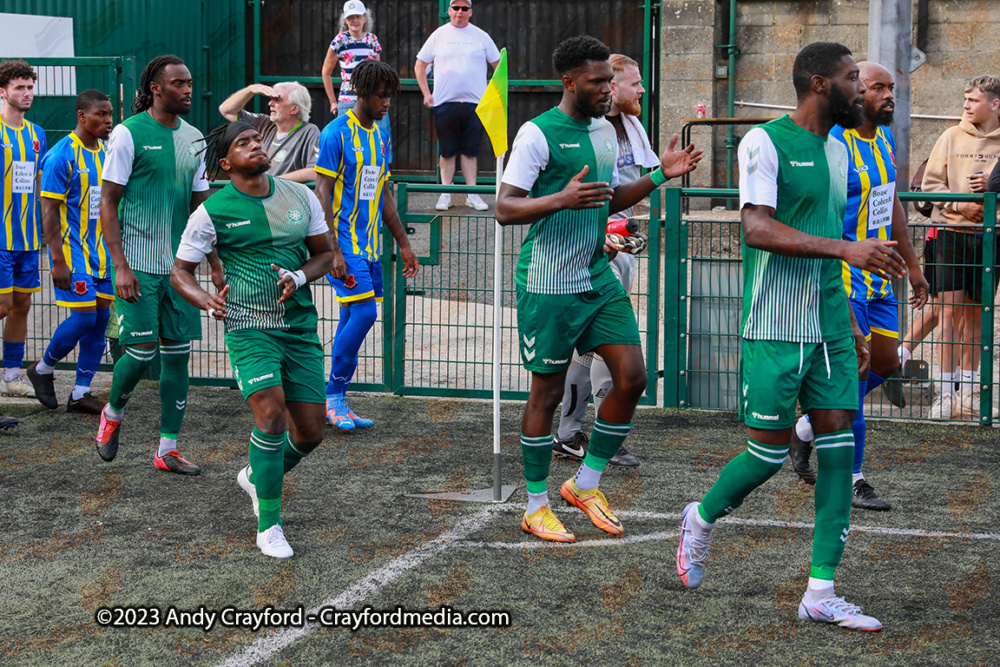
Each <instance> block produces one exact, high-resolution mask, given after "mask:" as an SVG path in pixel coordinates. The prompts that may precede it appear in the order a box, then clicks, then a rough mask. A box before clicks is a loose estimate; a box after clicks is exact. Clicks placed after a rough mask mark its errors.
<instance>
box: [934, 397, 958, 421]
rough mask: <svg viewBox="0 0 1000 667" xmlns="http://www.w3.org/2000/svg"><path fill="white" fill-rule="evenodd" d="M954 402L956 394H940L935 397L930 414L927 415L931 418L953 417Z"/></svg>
mask: <svg viewBox="0 0 1000 667" xmlns="http://www.w3.org/2000/svg"><path fill="white" fill-rule="evenodd" d="M954 403H955V401H954V394H950V393H941V394H938V395H937V396H935V397H934V401H933V402H932V403H931V411H930V414H928V415H927V416H928V417H930V418H931V419H951V413H952V410H953V409H954Z"/></svg>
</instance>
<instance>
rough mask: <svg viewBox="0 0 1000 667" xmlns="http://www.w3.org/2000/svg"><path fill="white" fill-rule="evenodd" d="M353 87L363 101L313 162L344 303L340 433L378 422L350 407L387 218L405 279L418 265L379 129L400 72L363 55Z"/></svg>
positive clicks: (337, 407) (333, 398) (338, 374)
mask: <svg viewBox="0 0 1000 667" xmlns="http://www.w3.org/2000/svg"><path fill="white" fill-rule="evenodd" d="M351 84H352V85H353V86H354V91H355V93H356V94H357V96H358V100H357V102H356V103H355V104H354V108H353V109H351V110H350V111H348V112H347V113H346V114H344V115H342V116H337V118H336V119H335V120H334V121H333V122H332V123H330V124H329V125H327V126H326V127H325V128H324V129H323V132H322V133H321V134H320V137H319V159H318V160H317V161H316V195H317V196H318V197H319V201H320V203H321V204H322V205H323V212H324V214H325V215H326V221H327V222H328V223H329V225H330V237H331V239H332V241H333V248H334V253H335V255H336V256H337V257H336V259H335V263H334V271H333V272H332V274H331V275H330V276H328V278H329V280H330V283H331V284H332V285H333V288H334V289H335V290H336V291H337V301H338V302H339V303H340V323H339V325H338V326H337V333H336V336H335V337H334V340H333V368H332V369H331V370H330V382H329V384H327V386H326V407H327V412H326V418H327V421H329V422H330V424H332V425H333V426H334V427H335V428H338V429H340V430H341V431H353V430H354V429H355V428H367V427H369V426H373V425H374V422H372V420H370V419H362V418H361V417H359V416H358V415H356V414H355V413H354V412H353V411H352V410H351V408H350V405H349V404H348V401H347V398H346V394H347V387H348V385H349V384H350V382H351V378H352V377H353V376H354V371H355V369H356V368H357V367H358V351H359V350H360V349H361V345H362V343H364V340H365V337H366V336H367V335H368V332H369V331H370V330H371V328H372V326H373V325H374V324H375V319H376V317H378V309H377V308H376V306H375V303H376V302H378V301H381V300H382V262H381V261H380V260H379V255H380V253H381V247H380V245H379V239H380V238H381V233H382V229H381V227H382V224H381V223H382V220H383V218H384V219H385V224H386V225H387V226H388V227H389V231H390V232H391V233H392V237H393V238H394V239H396V243H398V244H399V252H400V256H401V257H402V259H403V264H404V266H405V268H404V269H403V276H404V277H406V278H412V277H413V276H415V275H417V268H418V267H417V257H416V255H414V254H413V250H411V249H410V240H409V239H408V238H407V236H406V231H405V230H404V229H403V225H402V223H401V222H400V220H399V213H398V212H397V210H396V202H395V200H394V199H393V197H392V194H391V193H390V192H389V189H388V188H387V187H386V184H387V183H388V181H389V168H388V166H387V164H386V159H385V156H386V152H387V150H388V148H387V146H386V144H387V142H388V141H389V139H388V138H387V137H383V136H382V132H381V130H380V129H379V128H378V126H377V122H378V121H379V120H380V119H382V117H383V116H385V114H386V113H388V111H389V103H390V102H391V101H392V97H393V95H395V94H396V92H397V91H398V90H399V77H398V76H397V75H396V71H395V70H394V69H393V68H392V67H390V66H389V65H387V64H386V63H383V62H381V61H378V60H365V61H364V62H362V63H360V64H358V66H357V67H356V68H355V70H354V73H353V74H352V75H351ZM341 252H342V253H343V256H342V257H341V256H340V255H341Z"/></svg>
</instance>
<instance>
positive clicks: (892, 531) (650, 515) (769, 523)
mask: <svg viewBox="0 0 1000 667" xmlns="http://www.w3.org/2000/svg"><path fill="white" fill-rule="evenodd" d="M500 507H502V508H503V509H505V510H508V511H513V510H517V511H519V512H523V511H524V510H525V509H526V508H527V503H507V504H505V505H501V506H500ZM554 511H555V512H557V513H559V514H569V513H573V512H579V511H580V510H578V509H576V508H575V507H558V508H555V510H554ZM615 515H616V516H619V517H624V518H626V519H654V520H671V521H680V519H681V515H680V514H674V513H662V512H640V511H632V510H621V511H618V512H615ZM719 522H720V523H731V524H736V525H740V526H761V527H773V528H788V527H789V526H792V527H794V528H807V529H809V530H813V529H815V528H816V524H815V523H805V522H802V521H777V520H775V519H740V518H739V517H733V516H727V517H723V518H721V519H719ZM851 531H852V532H853V531H859V532H865V533H875V534H876V535H903V536H907V537H957V538H960V539H962V540H1000V534H997V533H965V532H962V531H951V530H948V531H935V530H919V529H915V528H886V527H883V526H854V525H852V526H851ZM608 541H609V542H610V543H612V544H613V543H615V542H618V541H620V540H608Z"/></svg>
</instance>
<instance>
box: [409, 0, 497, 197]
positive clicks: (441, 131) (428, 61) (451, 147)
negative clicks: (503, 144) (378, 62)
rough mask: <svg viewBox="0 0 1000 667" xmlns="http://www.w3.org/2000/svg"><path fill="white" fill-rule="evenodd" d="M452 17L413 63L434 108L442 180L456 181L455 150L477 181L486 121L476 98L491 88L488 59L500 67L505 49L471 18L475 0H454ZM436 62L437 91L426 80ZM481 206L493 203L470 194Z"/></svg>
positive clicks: (470, 180) (428, 103)
mask: <svg viewBox="0 0 1000 667" xmlns="http://www.w3.org/2000/svg"><path fill="white" fill-rule="evenodd" d="M448 17H449V22H448V23H446V24H444V25H443V26H441V27H440V28H438V29H437V30H435V31H434V32H433V33H431V36H430V37H429V38H428V39H427V41H426V42H424V45H423V46H422V47H421V48H420V52H419V53H417V62H416V64H415V65H414V67H413V69H414V72H415V73H416V76H417V84H418V85H419V86H420V91H421V92H422V93H423V94H424V106H426V107H431V108H433V110H434V128H435V129H436V130H437V134H438V143H439V144H440V148H441V158H440V162H439V164H440V167H441V183H442V184H444V185H451V183H452V180H453V179H454V177H455V156H456V155H457V154H461V156H462V165H461V167H462V176H464V177H465V182H466V184H467V185H475V184H476V170H477V169H478V157H479V144H480V143H481V142H482V138H483V131H484V130H483V124H482V123H481V122H480V121H479V116H477V115H476V104H478V103H479V99H480V98H481V97H482V96H483V93H484V92H485V91H486V63H489V64H490V66H491V67H496V66H497V63H498V62H500V51H499V50H498V49H497V45H496V44H494V43H493V39H492V38H491V37H490V36H489V35H487V34H486V32H484V31H483V30H480V29H479V28H478V27H476V26H474V25H472V24H471V23H469V20H470V19H471V18H472V2H471V0H452V1H451V5H450V6H449V8H448ZM432 64H433V65H434V94H433V95H432V94H431V90H430V88H429V87H428V86H427V67H428V66H429V65H432ZM466 199H467V201H468V202H469V206H471V207H473V208H474V209H476V210H477V211H485V210H486V209H488V208H489V206H487V205H486V202H484V201H483V200H482V198H481V197H480V196H479V195H472V194H470V195H468V196H467V197H466ZM450 206H451V195H450V194H448V193H444V194H442V195H441V196H440V197H439V198H438V201H437V204H436V205H435V207H434V208H436V209H437V210H439V211H445V210H447V209H448V208H449V207H450Z"/></svg>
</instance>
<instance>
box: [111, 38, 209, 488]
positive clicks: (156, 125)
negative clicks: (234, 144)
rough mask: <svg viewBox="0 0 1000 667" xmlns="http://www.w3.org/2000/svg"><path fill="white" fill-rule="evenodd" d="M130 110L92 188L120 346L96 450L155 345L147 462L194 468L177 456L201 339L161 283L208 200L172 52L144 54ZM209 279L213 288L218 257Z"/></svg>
mask: <svg viewBox="0 0 1000 667" xmlns="http://www.w3.org/2000/svg"><path fill="white" fill-rule="evenodd" d="M140 86H141V87H140V91H139V94H138V95H137V96H136V98H135V101H134V102H133V103H132V111H133V112H134V113H135V115H134V116H132V117H131V118H129V119H127V120H125V122H123V123H122V124H120V125H118V126H117V127H116V128H115V129H114V130H113V131H112V132H111V139H110V143H109V146H108V158H107V162H105V164H104V172H103V174H102V183H103V186H102V191H101V224H102V226H103V228H104V240H105V243H106V244H107V248H108V254H110V255H111V261H112V264H113V265H114V276H115V277H114V280H115V296H116V299H115V305H116V307H117V311H118V338H119V340H120V341H121V344H122V345H123V346H124V348H125V353H124V354H123V355H122V357H121V359H119V360H118V362H117V363H116V364H115V368H114V375H113V379H112V382H111V397H110V399H109V400H108V404H107V405H106V406H104V409H103V410H102V411H101V425H100V428H98V430H97V453H98V455H99V456H100V457H101V458H102V459H104V460H105V461H111V460H113V459H114V458H115V455H116V454H117V453H118V438H119V436H120V434H121V421H122V414H123V411H124V410H125V404H126V403H128V399H129V397H130V396H131V395H132V390H133V389H135V386H136V385H137V384H138V383H139V379H140V378H141V377H142V376H143V374H144V373H145V372H146V369H147V368H149V366H150V364H151V363H152V361H153V358H154V356H155V355H156V351H157V343H159V351H160V445H159V448H158V449H157V451H156V455H155V456H154V457H153V464H154V465H155V466H156V467H157V468H159V469H161V470H167V471H169V472H174V473H179V474H182V475H197V474H198V473H200V472H201V469H200V468H199V467H198V466H196V465H194V464H193V463H191V462H189V461H186V460H184V459H183V458H181V456H180V454H178V452H177V434H178V433H179V432H180V430H181V423H182V422H183V420H184V410H185V408H186V407H187V393H188V359H189V357H190V354H191V341H192V340H199V339H201V314H200V313H199V312H198V309H197V308H195V307H194V306H192V305H191V304H189V303H187V302H186V301H184V299H182V298H181V296H180V295H179V294H177V292H175V291H174V290H173V289H172V288H171V287H170V269H171V267H172V266H173V263H174V255H175V253H176V252H177V245H178V244H179V243H180V237H181V233H182V232H183V231H184V226H185V224H187V218H188V215H189V214H190V213H191V212H192V211H193V210H194V209H195V208H197V207H198V205H199V204H201V203H202V202H203V201H205V199H207V198H208V181H206V180H205V173H204V172H205V166H204V162H203V160H202V157H201V156H200V155H199V151H200V150H201V145H200V142H201V141H203V138H202V134H201V132H199V131H198V130H196V129H195V128H193V127H192V126H190V125H188V124H187V123H185V122H184V121H183V120H181V118H180V116H182V115H186V114H187V113H189V112H190V111H191V89H192V81H191V72H189V71H188V68H187V67H185V66H184V61H183V60H181V59H180V58H178V57H177V56H173V55H166V56H158V57H156V58H153V59H152V60H151V61H150V62H149V64H148V65H146V68H145V69H144V70H143V71H142V77H141V80H140ZM212 282H213V283H214V284H215V285H216V287H217V288H218V289H222V287H223V285H224V282H225V281H224V278H223V276H222V266H221V264H219V259H218V256H215V255H213V257H212Z"/></svg>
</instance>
